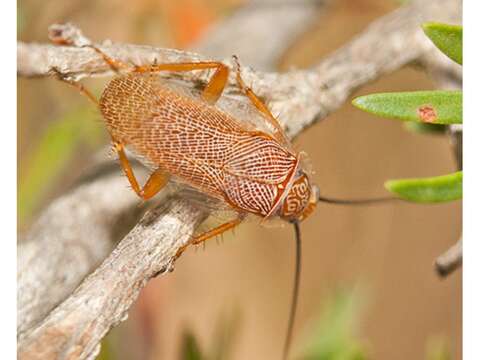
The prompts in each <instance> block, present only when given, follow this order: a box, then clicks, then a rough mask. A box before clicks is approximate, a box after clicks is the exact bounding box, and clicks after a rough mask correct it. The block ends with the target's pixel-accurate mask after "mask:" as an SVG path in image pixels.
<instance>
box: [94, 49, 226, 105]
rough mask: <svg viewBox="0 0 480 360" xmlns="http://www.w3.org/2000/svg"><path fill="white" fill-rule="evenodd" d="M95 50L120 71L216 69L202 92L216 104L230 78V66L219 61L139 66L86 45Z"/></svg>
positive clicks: (149, 71) (208, 100)
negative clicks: (131, 64) (130, 64)
mask: <svg viewBox="0 0 480 360" xmlns="http://www.w3.org/2000/svg"><path fill="white" fill-rule="evenodd" d="M85 46H86V47H90V48H92V49H93V50H95V51H96V52H97V53H98V54H100V55H101V56H102V58H103V60H105V62H106V63H107V64H108V65H110V67H111V68H112V69H113V70H114V71H116V72H119V70H121V69H128V70H129V71H130V72H135V73H152V72H159V71H177V72H179V71H194V70H208V69H216V70H215V73H214V74H213V76H212V78H211V79H210V81H209V82H208V84H207V86H205V89H203V92H202V98H203V99H204V100H205V101H207V102H208V103H210V104H215V102H216V101H217V100H218V98H219V97H220V96H221V95H222V92H223V89H224V88H225V85H226V84H227V80H228V72H229V70H228V67H227V66H226V65H225V64H223V63H221V62H218V61H198V62H179V63H165V64H156V63H153V64H149V65H138V66H133V67H132V66H129V65H128V64H126V63H124V62H122V61H120V60H116V59H113V58H111V57H110V56H108V55H107V54H105V53H104V52H103V51H102V50H100V49H99V48H97V47H95V46H93V45H85Z"/></svg>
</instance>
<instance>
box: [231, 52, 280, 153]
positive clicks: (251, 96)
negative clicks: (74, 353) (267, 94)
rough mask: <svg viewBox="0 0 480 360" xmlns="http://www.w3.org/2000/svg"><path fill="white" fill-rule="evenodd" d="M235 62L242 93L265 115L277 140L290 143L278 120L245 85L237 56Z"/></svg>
mask: <svg viewBox="0 0 480 360" xmlns="http://www.w3.org/2000/svg"><path fill="white" fill-rule="evenodd" d="M233 61H234V62H235V65H236V69H235V72H236V79H237V84H238V87H239V88H240V90H241V91H243V92H244V93H245V95H246V96H247V97H248V98H249V99H250V102H251V103H252V104H253V106H255V107H256V108H257V110H258V111H260V112H261V113H262V114H263V115H265V116H266V118H267V121H268V122H269V123H270V124H271V125H272V126H273V128H274V136H275V138H276V139H277V140H279V141H280V142H281V143H284V144H285V143H288V139H287V136H286V135H285V132H284V131H283V129H282V127H281V126H280V124H279V123H278V120H277V119H276V118H275V116H273V114H272V113H271V112H270V110H269V109H268V107H267V105H265V104H264V103H263V102H262V100H260V98H259V97H258V96H257V95H256V94H255V93H254V92H253V90H252V89H251V88H250V87H249V86H246V85H245V82H244V81H243V79H242V76H241V69H240V63H239V61H238V57H237V56H235V55H234V56H233Z"/></svg>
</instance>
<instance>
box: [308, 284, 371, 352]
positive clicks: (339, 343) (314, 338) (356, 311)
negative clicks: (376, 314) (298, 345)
mask: <svg viewBox="0 0 480 360" xmlns="http://www.w3.org/2000/svg"><path fill="white" fill-rule="evenodd" d="M358 290H360V291H358ZM364 300H365V299H364V292H363V291H362V289H358V288H354V289H344V290H339V291H336V292H335V293H333V294H332V296H331V297H330V299H328V300H327V301H326V303H325V305H324V307H323V309H322V313H321V315H320V316H319V318H318V320H317V321H316V324H315V327H314V328H313V329H312V330H311V332H310V335H309V337H310V339H309V341H308V342H307V343H306V344H305V346H304V349H303V351H302V356H301V357H300V358H301V359H302V360H365V359H367V358H368V356H367V351H366V344H364V343H363V342H362V341H361V340H359V339H358V338H357V337H356V336H355V333H356V330H357V327H358V317H359V315H360V313H361V312H362V307H363V306H362V305H363V303H364Z"/></svg>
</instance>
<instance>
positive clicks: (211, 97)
mask: <svg viewBox="0 0 480 360" xmlns="http://www.w3.org/2000/svg"><path fill="white" fill-rule="evenodd" d="M207 69H216V70H215V73H214V74H213V76H212V78H211V79H210V81H209V82H208V84H207V85H206V86H205V88H204V89H203V92H202V98H203V100H205V101H207V102H208V103H210V104H215V102H216V101H217V100H218V98H219V97H220V96H221V95H222V92H223V89H224V88H225V85H226V84H227V80H228V72H229V70H228V67H227V66H226V65H224V64H222V63H221V62H217V61H200V62H185V63H167V64H152V65H143V66H137V67H135V69H134V70H132V71H133V72H138V73H144V72H157V71H177V72H179V71H194V70H207Z"/></svg>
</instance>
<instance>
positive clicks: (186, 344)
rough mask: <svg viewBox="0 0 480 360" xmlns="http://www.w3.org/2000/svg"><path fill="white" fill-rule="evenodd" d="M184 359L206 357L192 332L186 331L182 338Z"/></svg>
mask: <svg viewBox="0 0 480 360" xmlns="http://www.w3.org/2000/svg"><path fill="white" fill-rule="evenodd" d="M180 359H182V360H202V359H204V357H203V355H202V352H201V351H200V346H199V345H198V342H197V339H195V336H194V335H193V334H192V333H191V332H190V331H186V332H185V333H184V335H183V338H182V346H181V355H180Z"/></svg>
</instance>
